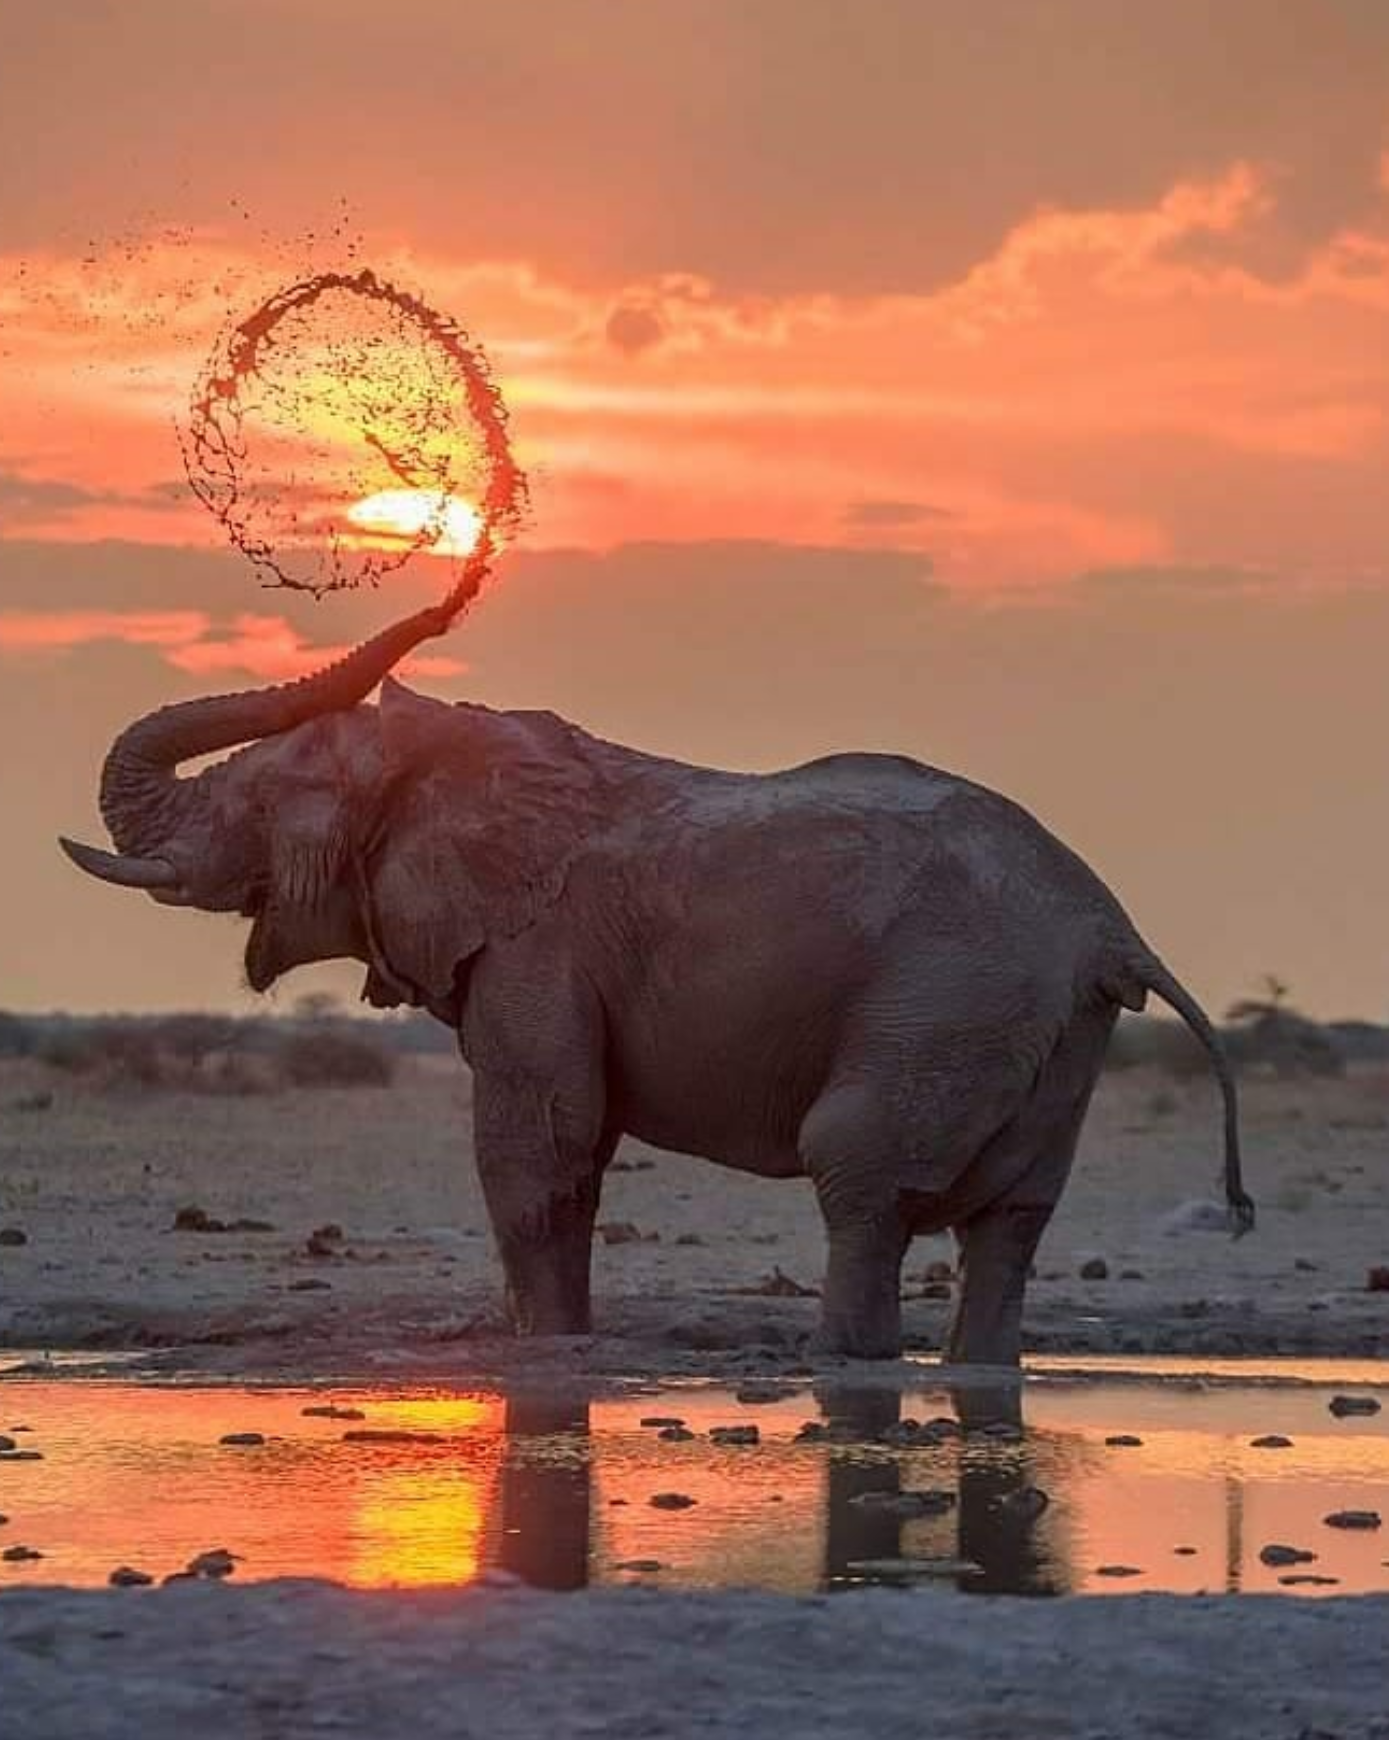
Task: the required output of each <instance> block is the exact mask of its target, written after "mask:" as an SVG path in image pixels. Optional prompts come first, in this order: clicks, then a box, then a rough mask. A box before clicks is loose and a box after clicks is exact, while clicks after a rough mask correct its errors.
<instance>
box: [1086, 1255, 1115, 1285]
mask: <svg viewBox="0 0 1389 1740" xmlns="http://www.w3.org/2000/svg"><path fill="white" fill-rule="evenodd" d="M1080 1278H1081V1280H1082V1281H1107V1280H1108V1279H1109V1264H1108V1263H1107V1262H1105V1260H1104V1258H1103V1257H1090V1258H1088V1259H1087V1260H1086V1261H1085V1262H1083V1263H1082V1264H1081V1265H1080Z"/></svg>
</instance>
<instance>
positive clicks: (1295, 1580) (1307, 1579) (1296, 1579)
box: [1278, 1571, 1341, 1589]
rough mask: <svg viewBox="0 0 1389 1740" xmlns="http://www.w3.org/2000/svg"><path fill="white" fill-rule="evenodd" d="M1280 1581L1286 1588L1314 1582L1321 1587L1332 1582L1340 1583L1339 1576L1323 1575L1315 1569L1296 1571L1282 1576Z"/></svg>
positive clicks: (1327, 1585) (1294, 1587) (1325, 1586)
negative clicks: (1319, 1574)
mask: <svg viewBox="0 0 1389 1740" xmlns="http://www.w3.org/2000/svg"><path fill="white" fill-rule="evenodd" d="M1278 1581H1279V1582H1280V1583H1281V1584H1282V1585H1283V1587H1284V1588H1285V1589H1296V1588H1298V1587H1299V1586H1300V1585H1302V1584H1308V1583H1310V1584H1313V1585H1315V1586H1317V1587H1319V1588H1327V1587H1329V1586H1330V1585H1331V1584H1332V1583H1339V1582H1340V1581H1341V1579H1340V1578H1339V1577H1321V1576H1318V1574H1317V1573H1316V1572H1315V1571H1294V1572H1293V1573H1292V1574H1291V1575H1290V1576H1287V1577H1280V1578H1279V1579H1278Z"/></svg>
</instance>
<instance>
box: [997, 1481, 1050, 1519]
mask: <svg viewBox="0 0 1389 1740" xmlns="http://www.w3.org/2000/svg"><path fill="white" fill-rule="evenodd" d="M1050 1503H1051V1496H1050V1494H1049V1493H1045V1492H1043V1491H1042V1489H1041V1487H1040V1486H1020V1487H1019V1488H1018V1490H1017V1491H1016V1492H1008V1493H1005V1494H1004V1495H1003V1497H1002V1498H1001V1499H999V1501H998V1508H999V1509H1000V1510H1001V1511H1002V1512H1003V1513H1004V1515H1005V1516H1014V1517H1021V1518H1023V1519H1025V1520H1027V1521H1031V1519H1032V1518H1033V1517H1038V1516H1040V1515H1041V1514H1042V1512H1043V1511H1044V1510H1045V1509H1046V1508H1047V1506H1048V1505H1049V1504H1050Z"/></svg>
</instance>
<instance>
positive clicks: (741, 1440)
mask: <svg viewBox="0 0 1389 1740" xmlns="http://www.w3.org/2000/svg"><path fill="white" fill-rule="evenodd" d="M761 1437H762V1434H761V1433H760V1432H759V1431H758V1429H757V1427H756V1426H713V1427H711V1428H710V1430H709V1442H710V1443H711V1444H756V1443H758V1442H759V1441H760V1439H761Z"/></svg>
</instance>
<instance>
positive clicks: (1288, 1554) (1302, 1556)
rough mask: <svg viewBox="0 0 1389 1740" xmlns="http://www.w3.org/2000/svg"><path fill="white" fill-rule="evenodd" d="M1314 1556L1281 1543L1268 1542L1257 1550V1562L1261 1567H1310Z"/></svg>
mask: <svg viewBox="0 0 1389 1740" xmlns="http://www.w3.org/2000/svg"><path fill="white" fill-rule="evenodd" d="M1316 1556H1317V1555H1316V1554H1315V1553H1309V1552H1308V1551H1307V1550H1306V1549H1305V1548H1303V1547H1289V1546H1285V1545H1284V1544H1283V1543H1282V1542H1281V1541H1270V1542H1269V1544H1268V1545H1267V1546H1266V1547H1260V1548H1259V1562H1260V1564H1263V1565H1310V1564H1311V1563H1312V1561H1313V1559H1315V1558H1316Z"/></svg>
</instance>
